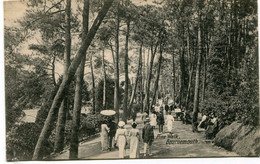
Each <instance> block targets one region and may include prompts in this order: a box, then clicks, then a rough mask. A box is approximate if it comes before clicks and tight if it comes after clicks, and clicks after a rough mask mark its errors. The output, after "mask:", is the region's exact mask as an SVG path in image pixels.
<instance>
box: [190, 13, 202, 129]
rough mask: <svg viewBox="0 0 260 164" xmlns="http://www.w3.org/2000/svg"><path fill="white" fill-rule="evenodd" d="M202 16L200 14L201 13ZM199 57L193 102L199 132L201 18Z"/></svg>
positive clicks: (195, 123) (195, 125) (193, 119)
mask: <svg viewBox="0 0 260 164" xmlns="http://www.w3.org/2000/svg"><path fill="white" fill-rule="evenodd" d="M199 17H200V15H199ZM198 27H199V28H198V44H199V48H198V59H197V67H196V79H195V91H194V102H193V113H192V131H193V132H197V131H198V129H197V120H198V112H199V87H200V65H201V31H200V30H201V28H200V19H199V26H198Z"/></svg>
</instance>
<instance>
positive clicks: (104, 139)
mask: <svg viewBox="0 0 260 164" xmlns="http://www.w3.org/2000/svg"><path fill="white" fill-rule="evenodd" d="M108 131H109V128H108V126H107V124H106V122H105V121H104V122H103V123H102V124H101V134H100V137H101V148H102V151H105V150H107V149H108V147H109V146H108Z"/></svg>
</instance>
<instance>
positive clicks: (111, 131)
mask: <svg viewBox="0 0 260 164" xmlns="http://www.w3.org/2000/svg"><path fill="white" fill-rule="evenodd" d="M107 126H108V127H109V132H108V135H109V136H112V137H113V136H115V134H116V129H117V124H116V123H115V122H110V123H108V125H107Z"/></svg>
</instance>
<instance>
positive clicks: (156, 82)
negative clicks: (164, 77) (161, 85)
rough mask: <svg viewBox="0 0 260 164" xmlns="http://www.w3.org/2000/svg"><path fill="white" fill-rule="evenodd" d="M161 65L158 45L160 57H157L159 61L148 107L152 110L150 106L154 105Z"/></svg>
mask: <svg viewBox="0 0 260 164" xmlns="http://www.w3.org/2000/svg"><path fill="white" fill-rule="evenodd" d="M161 64H162V47H161V45H160V56H159V60H158V69H157V74H156V80H155V82H154V89H153V91H154V94H153V99H152V102H151V105H150V109H152V105H153V104H154V103H155V97H156V94H157V90H158V82H159V79H160V71H161Z"/></svg>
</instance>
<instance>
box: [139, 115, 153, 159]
mask: <svg viewBox="0 0 260 164" xmlns="http://www.w3.org/2000/svg"><path fill="white" fill-rule="evenodd" d="M142 138H143V142H144V157H146V150H147V148H148V154H149V156H151V155H152V143H153V140H154V132H153V127H152V126H151V125H150V120H149V118H147V119H146V120H145V126H144V128H143V134H142Z"/></svg>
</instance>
